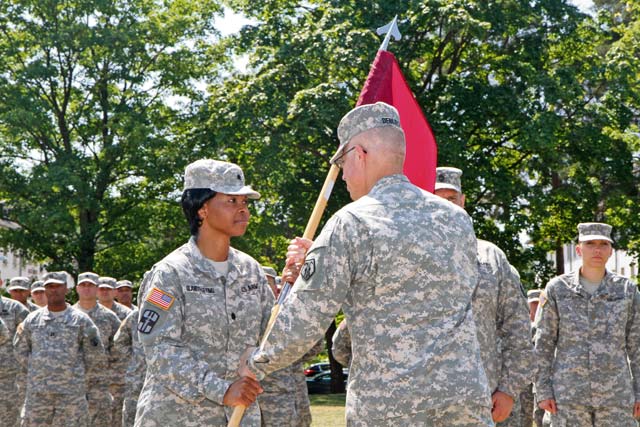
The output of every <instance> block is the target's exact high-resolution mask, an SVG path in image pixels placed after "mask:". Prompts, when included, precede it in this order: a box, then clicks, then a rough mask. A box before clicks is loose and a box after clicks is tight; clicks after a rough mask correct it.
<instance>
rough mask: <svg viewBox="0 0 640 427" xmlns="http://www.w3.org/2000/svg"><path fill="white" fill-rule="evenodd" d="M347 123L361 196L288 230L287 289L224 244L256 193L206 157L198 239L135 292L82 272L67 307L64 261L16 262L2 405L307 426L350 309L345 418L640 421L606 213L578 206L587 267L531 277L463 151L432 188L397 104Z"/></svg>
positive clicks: (4, 344)
mask: <svg viewBox="0 0 640 427" xmlns="http://www.w3.org/2000/svg"><path fill="white" fill-rule="evenodd" d="M338 139H339V140H340V145H339V147H338V150H337V152H336V153H335V155H334V156H333V157H332V158H331V163H332V164H333V165H335V166H337V167H339V168H340V169H342V174H343V175H342V176H343V179H344V181H345V182H346V185H347V189H348V191H349V194H350V196H351V198H352V199H353V200H354V202H353V203H350V204H348V205H347V206H345V207H344V208H343V209H341V210H340V211H338V212H337V213H336V214H335V215H334V216H333V217H332V218H331V219H330V220H329V221H328V222H327V224H326V225H325V227H324V228H323V230H322V231H321V233H320V234H319V235H318V237H317V238H316V239H315V241H311V240H309V239H303V238H295V239H293V240H292V241H291V242H290V245H289V247H288V252H287V259H286V265H285V267H284V269H283V272H282V280H283V283H287V285H285V286H284V288H280V287H278V286H277V284H276V279H277V277H276V276H277V273H276V272H275V270H274V269H272V268H269V267H263V266H261V265H260V264H258V263H257V262H256V260H254V259H253V258H252V257H251V256H249V255H247V254H245V253H243V252H241V251H238V250H236V249H234V248H233V247H231V245H230V242H231V238H232V237H239V236H242V235H243V234H244V233H245V231H246V228H247V225H248V223H249V219H250V214H249V208H248V202H249V200H250V199H258V198H260V194H259V193H258V192H256V191H255V190H253V189H252V188H251V187H249V186H247V185H245V182H244V174H243V172H242V170H241V169H240V168H239V167H238V166H237V165H235V164H232V163H228V162H224V161H218V160H210V159H203V160H198V161H196V162H194V163H192V164H190V165H189V166H187V168H186V170H185V175H184V187H183V194H182V199H181V204H182V209H183V212H184V214H185V217H186V219H187V222H188V224H189V229H190V232H191V238H190V239H189V241H188V242H187V243H185V244H184V245H182V246H181V247H179V248H178V249H176V250H175V251H173V252H172V253H170V254H169V255H167V256H166V257H165V258H164V259H162V260H160V261H159V262H158V263H156V264H155V265H154V266H153V267H152V269H151V270H150V271H148V272H147V273H146V274H145V276H144V277H143V279H142V281H141V283H140V287H139V292H138V301H137V302H138V305H139V306H140V308H139V309H138V308H137V307H135V306H133V305H132V303H131V301H132V284H131V282H128V281H116V279H113V278H110V277H99V276H98V275H97V274H95V273H91V272H86V273H82V274H80V275H79V276H78V278H77V282H78V284H77V291H78V296H79V301H78V303H77V304H75V305H74V306H73V307H71V306H69V305H68V304H67V303H66V302H65V294H66V293H67V290H68V285H69V275H68V274H66V273H64V272H52V273H47V274H46V275H45V276H44V277H43V279H42V281H38V282H34V283H32V284H31V283H29V280H28V279H25V278H20V277H19V278H14V279H12V280H11V281H10V283H9V285H8V287H7V289H8V291H9V293H10V294H11V295H12V298H14V299H8V298H2V300H1V305H0V316H1V317H0V319H1V320H2V321H1V322H0V349H1V351H0V358H1V359H0V362H2V363H1V364H0V391H1V392H3V395H4V396H10V397H11V398H4V399H0V423H1V424H2V425H3V426H5V425H6V426H11V425H17V424H20V425H22V426H44V425H65V426H71V425H78V426H87V425H91V426H93V425H105V426H116V425H117V426H120V425H123V426H129V425H135V426H137V427H143V426H145V427H146V426H149V427H160V426H220V427H224V426H226V425H227V423H228V422H229V423H230V424H229V425H233V426H236V425H238V424H234V423H235V422H236V421H237V420H238V418H237V417H236V414H238V413H240V414H242V413H243V414H244V417H243V418H242V422H241V425H242V426H253V427H260V426H263V427H280V426H289V427H308V426H310V424H311V415H310V412H309V400H308V396H307V390H306V384H305V382H304V377H303V376H302V375H303V374H302V363H304V362H305V361H306V360H309V359H310V358H311V357H313V356H315V355H316V354H318V353H319V352H320V350H321V349H322V344H321V343H322V338H323V336H324V333H325V331H326V330H327V327H328V326H329V324H330V323H331V322H332V321H333V319H334V318H335V316H336V314H337V313H338V312H339V311H340V310H342V311H343V313H344V316H345V320H344V321H343V322H342V323H341V324H340V325H339V327H338V329H337V331H336V333H335V335H334V337H333V346H332V353H333V355H334V357H335V358H336V360H338V361H339V362H340V363H341V364H343V365H344V366H345V367H348V368H349V378H348V386H347V401H346V423H347V426H348V427H354V426H355V427H359V426H367V427H389V426H434V427H449V426H456V427H478V426H496V425H497V426H503V427H504V426H510V427H511V426H513V427H516V426H517V427H530V426H532V425H534V424H535V425H536V426H537V427H540V426H543V425H544V426H551V427H560V426H565V427H566V426H578V427H582V426H585V427H588V426H593V427H595V426H598V427H600V426H602V427H605V426H607V427H609V426H610V427H631V426H637V425H638V424H637V421H636V419H637V418H638V417H639V416H640V352H639V349H640V294H639V293H638V289H637V286H636V285H635V284H634V283H633V282H632V281H631V280H629V279H627V278H624V277H622V276H619V275H617V274H614V273H612V272H610V271H608V270H607V269H606V263H607V261H608V260H609V257H610V256H611V255H612V252H613V238H612V227H611V226H610V225H608V224H604V223H597V222H589V223H581V224H578V226H577V232H578V233H577V234H578V238H577V249H576V251H577V253H578V255H579V256H580V257H581V258H582V264H581V266H580V268H579V269H577V270H576V271H573V272H570V273H568V274H564V275H561V276H558V277H556V278H554V279H552V280H551V281H550V282H549V283H548V284H547V286H546V288H545V289H544V290H541V289H537V290H531V291H529V292H528V293H527V292H525V290H524V288H523V286H522V284H521V282H520V277H519V274H518V272H517V270H516V269H515V268H514V267H513V266H512V265H511V264H510V263H509V261H508V259H507V257H506V255H505V254H504V252H503V251H502V250H501V249H500V248H499V247H498V246H496V245H495V244H493V243H490V242H487V241H484V240H481V239H476V237H475V232H474V229H473V224H472V221H471V218H470V217H469V216H468V215H467V213H466V212H465V211H464V206H465V196H464V193H463V191H462V183H461V182H462V171H461V170H460V169H457V168H453V167H440V168H438V170H437V173H436V175H437V179H436V185H435V192H434V193H435V194H431V193H428V192H426V191H424V190H422V189H419V188H418V187H416V186H414V185H413V184H411V183H410V182H409V180H408V179H407V177H406V176H405V175H404V174H403V172H402V166H403V162H404V158H405V155H406V153H405V140H404V133H403V131H402V128H401V126H400V121H399V115H398V113H397V111H396V110H395V108H393V107H392V106H390V105H387V104H384V103H376V104H373V105H365V106H360V107H357V108H355V109H354V110H352V111H350V112H349V113H348V114H347V115H346V116H345V117H344V118H343V119H342V121H341V122H340V124H339V126H338ZM291 283H293V284H294V285H293V287H292V288H290V287H289V285H288V284H291ZM29 291H31V297H32V299H33V302H30V301H28V299H27V297H28V295H29ZM43 294H44V295H43ZM114 298H117V299H118V301H119V302H115V301H114ZM274 307H277V308H278V309H279V314H278V316H275V317H272V316H271V313H272V310H273V309H274ZM29 312H31V313H29ZM11 340H12V341H13V342H12V343H11ZM12 344H13V345H12ZM240 408H241V410H240ZM238 411H239V412H238ZM242 411H244V412H242Z"/></svg>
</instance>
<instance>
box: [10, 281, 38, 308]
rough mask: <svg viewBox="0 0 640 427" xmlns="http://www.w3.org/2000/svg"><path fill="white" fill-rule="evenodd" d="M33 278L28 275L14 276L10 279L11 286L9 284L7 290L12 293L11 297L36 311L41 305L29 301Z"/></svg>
mask: <svg viewBox="0 0 640 427" xmlns="http://www.w3.org/2000/svg"><path fill="white" fill-rule="evenodd" d="M30 284H31V279H29V278H28V277H22V276H20V277H14V278H12V279H11V280H9V286H7V292H9V295H11V298H12V299H14V300H16V301H18V302H19V303H20V304H22V305H24V306H25V307H27V310H29V311H30V312H31V311H35V310H37V309H39V308H40V307H39V306H37V305H35V304H34V303H32V302H31V301H29V295H30V294H31V291H30Z"/></svg>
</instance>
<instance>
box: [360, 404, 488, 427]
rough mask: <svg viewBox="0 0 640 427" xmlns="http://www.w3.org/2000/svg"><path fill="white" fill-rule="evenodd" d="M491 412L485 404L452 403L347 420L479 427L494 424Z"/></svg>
mask: <svg viewBox="0 0 640 427" xmlns="http://www.w3.org/2000/svg"><path fill="white" fill-rule="evenodd" d="M492 425H493V421H492V419H491V414H490V413H489V412H488V411H487V410H486V408H484V407H483V406H474V405H472V404H469V405H464V406H460V405H450V406H444V407H439V408H436V409H428V410H426V411H424V412H419V413H415V414H410V415H404V416H398V417H394V418H387V419H386V420H384V421H382V420H357V421H349V420H347V427H407V426H412V427H414V426H415V427H417V426H421V427H422V426H424V427H427V426H428V427H453V426H455V427H478V426H492Z"/></svg>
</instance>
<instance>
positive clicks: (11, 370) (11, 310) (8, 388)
mask: <svg viewBox="0 0 640 427" xmlns="http://www.w3.org/2000/svg"><path fill="white" fill-rule="evenodd" d="M28 314H29V310H27V308H26V307H25V306H24V305H22V304H20V303H19V302H18V301H15V300H13V299H10V298H5V297H3V296H0V320H2V322H3V323H4V325H5V327H6V328H7V329H8V333H9V337H10V339H9V340H7V341H5V342H3V343H1V344H0V426H7V427H13V426H16V425H18V424H19V422H20V420H19V416H20V407H21V406H22V404H23V403H24V390H25V387H26V377H25V374H24V370H22V369H21V368H20V365H19V364H18V362H17V361H16V359H15V357H14V356H13V347H12V345H11V340H12V339H13V336H14V335H15V333H16V329H17V327H18V325H19V324H20V323H22V321H23V320H24V319H25V318H26V317H27V315H28Z"/></svg>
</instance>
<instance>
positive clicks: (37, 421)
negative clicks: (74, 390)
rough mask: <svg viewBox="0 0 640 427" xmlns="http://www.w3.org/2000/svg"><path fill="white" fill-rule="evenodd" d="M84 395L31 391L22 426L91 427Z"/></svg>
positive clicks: (24, 410)
mask: <svg viewBox="0 0 640 427" xmlns="http://www.w3.org/2000/svg"><path fill="white" fill-rule="evenodd" d="M87 408H88V405H87V399H86V398H85V396H84V395H77V394H71V395H69V394H64V393H39V392H37V391H34V392H30V393H29V395H28V399H27V400H26V402H25V407H24V409H23V411H22V418H21V421H22V422H21V424H20V426H21V427H42V426H51V427H89V426H91V424H89V420H88V414H87V413H88V409H87Z"/></svg>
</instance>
